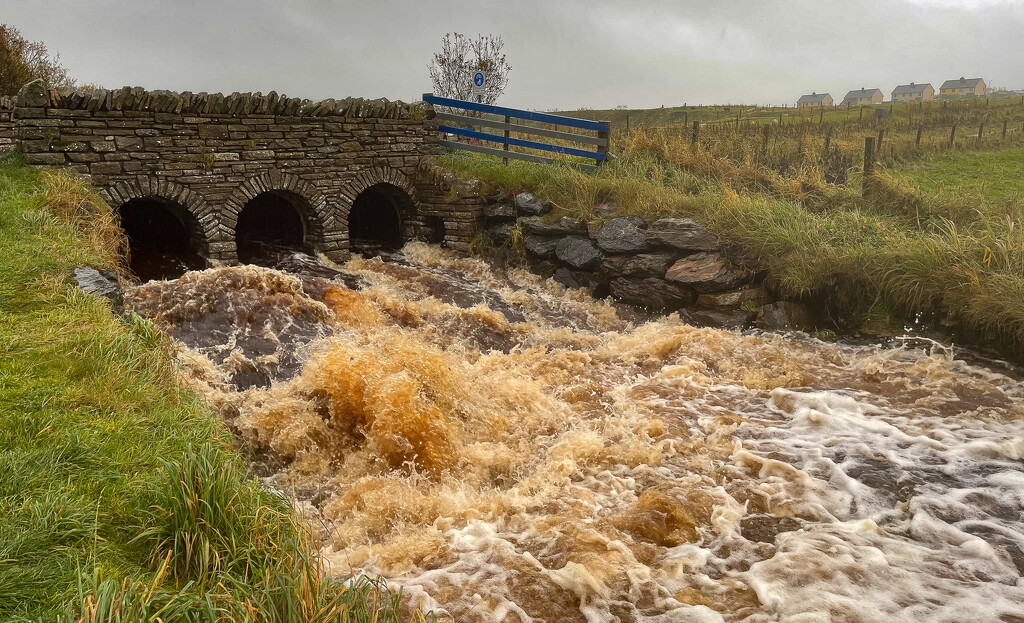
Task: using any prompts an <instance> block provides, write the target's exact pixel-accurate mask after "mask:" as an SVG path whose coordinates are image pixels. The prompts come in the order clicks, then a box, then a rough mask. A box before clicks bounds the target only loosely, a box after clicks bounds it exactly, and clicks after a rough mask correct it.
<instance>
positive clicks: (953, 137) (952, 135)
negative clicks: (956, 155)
mask: <svg viewBox="0 0 1024 623" xmlns="http://www.w3.org/2000/svg"><path fill="white" fill-rule="evenodd" d="M955 140H956V124H955V123H954V124H953V129H952V130H950V131H949V146H950V147H952V146H953V141H955Z"/></svg>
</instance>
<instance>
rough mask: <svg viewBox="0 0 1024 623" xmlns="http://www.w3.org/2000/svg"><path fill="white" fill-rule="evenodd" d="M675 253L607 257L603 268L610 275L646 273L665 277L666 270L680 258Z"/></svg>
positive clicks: (620, 275) (622, 275)
mask: <svg viewBox="0 0 1024 623" xmlns="http://www.w3.org/2000/svg"><path fill="white" fill-rule="evenodd" d="M678 257H679V256H678V255H676V254H675V253H640V254H637V255H615V256H612V257H608V258H605V260H604V262H603V263H602V264H601V270H602V271H604V272H605V274H607V275H608V276H610V277H624V276H626V275H646V276H652V277H664V276H665V271H666V270H668V267H669V266H671V265H672V263H673V262H675V261H676V259H678Z"/></svg>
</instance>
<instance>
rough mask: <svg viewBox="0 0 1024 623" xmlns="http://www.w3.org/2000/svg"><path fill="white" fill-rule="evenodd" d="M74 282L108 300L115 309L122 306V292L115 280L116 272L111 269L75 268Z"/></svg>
mask: <svg viewBox="0 0 1024 623" xmlns="http://www.w3.org/2000/svg"><path fill="white" fill-rule="evenodd" d="M75 282H76V283H78V289H79V290H81V291H82V292H85V293H86V294H92V295H94V296H98V297H100V298H103V299H106V300H108V301H110V304H111V305H112V306H113V307H114V310H115V311H120V310H121V309H122V308H124V293H123V292H122V291H121V284H120V283H119V282H118V280H117V273H115V272H114V271H112V270H100V269H97V268H92V267H91V266H86V267H84V268H76V269H75Z"/></svg>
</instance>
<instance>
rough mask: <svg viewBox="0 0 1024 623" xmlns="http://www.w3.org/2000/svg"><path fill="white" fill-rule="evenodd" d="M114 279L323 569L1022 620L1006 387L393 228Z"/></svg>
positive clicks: (417, 587)
mask: <svg viewBox="0 0 1024 623" xmlns="http://www.w3.org/2000/svg"><path fill="white" fill-rule="evenodd" d="M383 256H384V257H383V258H370V259H367V258H355V259H352V260H351V261H350V262H348V263H346V264H345V265H344V266H333V265H330V264H329V263H325V262H321V261H319V260H317V259H316V258H313V257H310V256H308V255H305V254H302V253H295V252H289V251H281V252H279V253H276V254H271V256H269V257H267V258H266V259H267V262H266V263H268V264H270V265H272V266H273V267H274V268H260V267H255V266H243V267H233V268H218V269H211V270H206V271H201V272H190V273H186V274H185V275H184V276H182V277H181V278H179V279H176V280H173V281H161V282H150V283H147V284H144V285H141V286H139V287H137V288H134V289H133V290H131V291H130V292H129V293H128V296H127V300H128V303H129V305H132V306H134V308H135V309H136V310H137V311H138V312H139V313H140V314H142V315H144V316H147V317H149V318H152V319H154V320H155V321H156V322H158V323H159V324H160V325H161V326H163V327H164V328H165V329H166V330H167V331H168V332H169V333H170V334H171V335H172V336H174V337H175V339H176V340H178V342H179V344H180V349H179V357H178V360H179V361H180V369H181V372H182V375H183V376H184V377H185V378H186V379H188V382H189V383H191V384H192V385H193V386H194V387H196V388H197V389H198V390H199V391H201V392H203V393H204V394H205V395H206V396H207V398H208V400H209V403H210V404H211V405H212V406H213V407H214V408H215V409H216V410H217V411H218V412H219V413H220V414H221V416H222V417H223V419H224V421H225V422H226V423H227V424H228V425H229V426H230V427H231V428H232V430H234V431H235V432H236V434H237V436H238V439H239V442H240V444H241V445H242V447H243V448H244V450H245V451H246V452H247V453H249V455H250V456H251V457H252V459H253V462H254V465H255V466H256V470H257V471H258V473H259V474H260V475H261V476H262V477H263V479H264V480H265V481H266V483H267V484H268V485H269V486H272V487H274V488H276V489H278V490H280V491H282V492H284V493H286V494H288V495H290V496H292V497H293V498H294V499H295V500H296V505H297V506H298V508H300V509H301V510H302V511H303V512H304V513H306V514H307V515H308V516H309V517H310V518H311V520H312V522H313V523H314V525H316V526H318V527H319V529H320V537H321V539H322V554H323V558H324V560H325V564H326V565H327V568H328V570H329V572H330V573H332V574H334V575H336V576H337V577H339V578H345V577H349V576H351V575H353V574H359V573H367V574H373V575H377V574H379V575H383V576H384V577H385V578H387V580H388V582H389V583H390V584H391V585H392V586H395V587H401V588H402V589H403V591H404V594H405V595H406V597H407V602H408V603H409V604H410V605H413V606H418V607H420V608H422V609H424V610H433V611H434V612H435V613H436V614H437V615H438V618H439V620H456V621H481V622H483V621H508V622H519V621H522V622H525V621H548V622H555V621H559V622H561V621H581V622H583V621H586V622H598V621H609V622H611V621H620V622H632V621H636V622H641V621H643V622H669V621H673V622H674V621H694V622H717V621H750V622H755V621H756V622H761V621H787V622H791V623H796V622H801V623H810V622H825V621H830V622H835V623H838V622H869V621H878V622H883V621H884V622H891V621H929V622H930V621H950V622H952V621H957V622H959V621H992V622H1004V623H1010V622H1019V621H1024V580H1022V579H1021V576H1022V573H1024V391H1022V387H1021V385H1020V383H1019V382H1018V380H1017V378H1015V376H1016V372H1014V371H1013V370H1012V369H1011V367H1010V366H1007V365H1005V364H1002V363H1001V362H995V361H986V360H983V359H979V358H972V359H970V362H968V361H966V360H965V359H964V358H963V357H962V356H961V355H959V354H957V352H956V351H953V350H951V349H949V348H947V347H943V346H941V345H938V344H929V343H927V342H924V344H926V346H927V347H920V344H921V343H922V342H909V343H907V344H904V345H903V346H897V347H892V346H884V347H883V346H873V345H837V344H830V343H824V342H820V341H817V340H814V339H812V338H809V337H807V336H803V335H774V334H760V333H757V332H751V333H745V334H743V333H737V332H733V331H725V330H718V329H711V328H698V327H694V326H689V325H687V324H685V323H684V322H682V321H681V320H680V319H679V318H678V317H676V316H667V317H659V318H651V319H647V318H643V317H640V316H638V315H636V314H635V313H630V312H628V311H627V310H625V309H622V308H617V307H616V306H614V305H612V304H611V303H609V302H608V301H598V300H593V299H592V298H590V297H589V296H587V295H586V294H583V293H581V292H578V291H566V290H565V289H564V288H562V287H561V286H559V285H557V284H555V283H554V282H552V281H550V280H542V279H540V278H539V277H537V276H535V275H532V274H529V273H527V272H525V271H521V270H507V271H505V270H498V269H496V268H494V267H492V266H490V265H488V264H487V263H485V262H483V261H481V260H477V259H466V258H462V257H459V256H456V255H454V254H451V253H449V252H446V251H443V250H440V249H438V248H436V247H432V246H427V245H424V244H419V243H412V244H409V245H407V246H406V247H404V248H403V249H402V250H401V251H397V252H384V253H383Z"/></svg>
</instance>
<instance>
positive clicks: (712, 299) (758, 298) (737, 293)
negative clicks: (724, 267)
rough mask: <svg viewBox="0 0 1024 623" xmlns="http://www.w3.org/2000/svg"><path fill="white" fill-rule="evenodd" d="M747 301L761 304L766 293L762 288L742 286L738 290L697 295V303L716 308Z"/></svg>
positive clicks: (734, 305) (765, 297)
mask: <svg viewBox="0 0 1024 623" xmlns="http://www.w3.org/2000/svg"><path fill="white" fill-rule="evenodd" d="M747 301H753V302H755V303H757V304H758V305H763V304H764V303H765V302H767V301H768V293H767V292H765V291H764V288H742V289H740V290H732V291H731V292H719V293H716V294H701V295H700V296H698V297H697V304H698V305H703V306H704V307H715V308H718V309H728V308H736V307H739V306H740V305H742V304H743V303H746V302H747Z"/></svg>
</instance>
